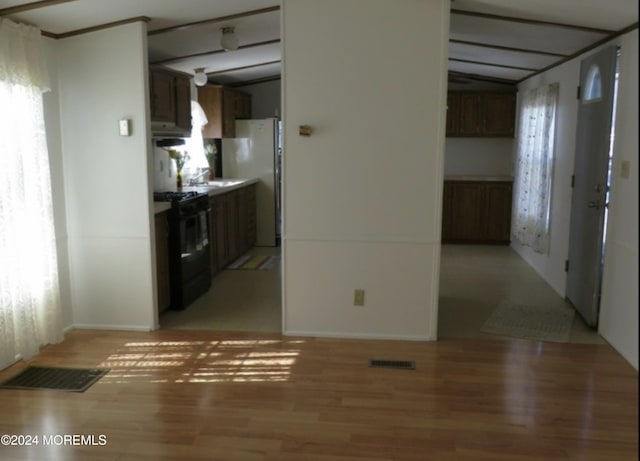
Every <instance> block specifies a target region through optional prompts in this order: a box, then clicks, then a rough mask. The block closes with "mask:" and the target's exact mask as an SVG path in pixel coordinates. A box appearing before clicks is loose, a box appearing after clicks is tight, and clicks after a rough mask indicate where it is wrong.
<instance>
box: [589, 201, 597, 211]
mask: <svg viewBox="0 0 640 461" xmlns="http://www.w3.org/2000/svg"><path fill="white" fill-rule="evenodd" d="M587 208H595V209H596V210H598V209H600V202H599V201H598V200H592V201H591V202H587Z"/></svg>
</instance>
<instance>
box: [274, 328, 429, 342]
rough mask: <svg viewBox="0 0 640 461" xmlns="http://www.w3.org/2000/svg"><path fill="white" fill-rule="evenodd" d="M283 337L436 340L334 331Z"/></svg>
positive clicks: (293, 333)
mask: <svg viewBox="0 0 640 461" xmlns="http://www.w3.org/2000/svg"><path fill="white" fill-rule="evenodd" d="M282 335H283V336H305V337H316V338H336V339H373V340H387V341H435V340H436V338H431V337H429V336H416V335H395V334H382V333H381V334H377V333H341V332H334V331H299V330H285V331H284V332H283V333H282Z"/></svg>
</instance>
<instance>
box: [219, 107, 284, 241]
mask: <svg viewBox="0 0 640 461" xmlns="http://www.w3.org/2000/svg"><path fill="white" fill-rule="evenodd" d="M221 147H222V176H223V178H229V179H237V178H242V179H252V178H257V179H258V180H259V181H258V184H257V185H256V227H257V235H256V245H257V246H276V245H277V244H278V243H277V242H278V240H277V239H278V237H279V226H280V218H279V215H280V210H279V203H280V200H279V196H280V174H279V170H280V168H279V166H280V157H279V156H280V121H279V120H278V119H277V118H265V119H259V120H236V137H235V138H225V139H222V146H221Z"/></svg>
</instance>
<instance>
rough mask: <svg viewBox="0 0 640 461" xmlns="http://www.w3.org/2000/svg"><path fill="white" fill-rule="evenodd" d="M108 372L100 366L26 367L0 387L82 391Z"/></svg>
mask: <svg viewBox="0 0 640 461" xmlns="http://www.w3.org/2000/svg"><path fill="white" fill-rule="evenodd" d="M108 372H109V370H108V369H100V368H51V367H31V366H29V367H27V368H25V369H24V370H22V371H21V372H20V373H18V374H17V375H15V376H14V377H12V378H9V379H8V380H6V381H5V382H3V383H2V384H0V389H53V390H57V391H67V392H84V391H86V390H87V389H88V388H89V387H90V386H91V385H93V384H94V383H95V382H97V381H98V380H99V379H100V378H102V377H103V376H104V375H106V374H107V373H108Z"/></svg>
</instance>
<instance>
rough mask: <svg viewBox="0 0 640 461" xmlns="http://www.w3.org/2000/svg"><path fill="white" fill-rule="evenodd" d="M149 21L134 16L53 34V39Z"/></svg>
mask: <svg viewBox="0 0 640 461" xmlns="http://www.w3.org/2000/svg"><path fill="white" fill-rule="evenodd" d="M149 21H151V19H150V18H148V17H147V16H136V17H135V18H129V19H121V20H119V21H113V22H107V23H105V24H98V25H95V26H91V27H85V28H83V29H76V30H71V31H69V32H63V33H61V34H55V38H67V37H73V36H75V35H82V34H87V33H89V32H95V31H97V30H103V29H109V28H111V27H116V26H123V25H125V24H131V23H134V22H149Z"/></svg>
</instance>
